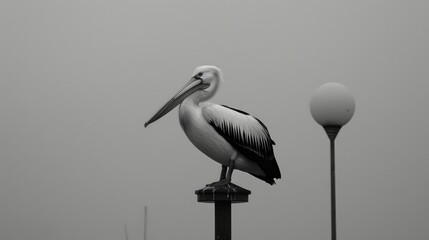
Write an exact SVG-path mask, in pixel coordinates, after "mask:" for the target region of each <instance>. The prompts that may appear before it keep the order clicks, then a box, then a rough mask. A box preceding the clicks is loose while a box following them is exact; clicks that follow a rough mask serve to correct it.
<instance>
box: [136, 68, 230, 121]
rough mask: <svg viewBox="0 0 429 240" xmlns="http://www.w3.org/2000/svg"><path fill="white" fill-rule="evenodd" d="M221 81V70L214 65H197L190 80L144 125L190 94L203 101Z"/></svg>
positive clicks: (214, 90)
mask: <svg viewBox="0 0 429 240" xmlns="http://www.w3.org/2000/svg"><path fill="white" fill-rule="evenodd" d="M221 81H222V71H221V70H220V69H219V68H218V67H216V66H199V67H197V68H196V69H195V71H194V73H193V74H192V78H191V80H190V81H189V82H188V83H186V85H185V86H184V87H183V88H182V89H181V90H180V91H179V92H178V93H177V94H176V95H174V97H173V98H171V99H170V101H168V102H167V103H166V104H165V105H164V106H163V107H161V109H159V110H158V112H156V113H155V115H153V117H152V118H151V119H149V121H147V122H146V123H145V124H144V126H145V127H146V126H147V125H149V124H151V123H152V122H155V121H156V120H158V119H160V118H162V117H163V116H164V115H165V114H167V113H168V112H170V111H171V110H173V108H175V107H176V106H177V105H179V104H180V103H181V102H182V101H183V100H184V99H185V98H187V97H188V96H190V95H192V96H191V97H192V98H193V99H194V100H195V101H196V102H201V101H205V100H207V99H209V98H211V97H213V95H214V94H215V93H216V91H217V89H218V87H219V85H220V82H221ZM194 93H195V94H194Z"/></svg>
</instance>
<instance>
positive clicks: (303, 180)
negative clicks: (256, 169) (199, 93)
mask: <svg viewBox="0 0 429 240" xmlns="http://www.w3.org/2000/svg"><path fill="white" fill-rule="evenodd" d="M428 10H429V3H428V1H392V0H391V1H388V0H385V1H377V0H360V1H331V0H328V1H318V0H317V1H316V0H314V1H159V0H158V1H146V0H140V1H132V0H123V1H101V0H73V1H47V0H40V1H12V0H10V1H8V0H6V1H2V2H1V3H0V26H1V27H0V29H1V31H0V39H1V40H0V112H1V118H0V134H1V137H0V158H1V159H0V239H5V240H26V239H31V240H58V239H61V240H83V239H103V240H117V239H124V238H125V237H124V232H123V225H124V224H127V226H128V230H129V237H130V240H135V239H142V238H143V209H144V206H145V205H147V206H148V208H149V223H148V228H149V232H148V238H149V239H150V240H156V239H158V240H164V239H212V238H213V222H214V221H213V220H214V219H213V206H212V205H211V204H203V203H197V202H196V196H195V195H194V191H195V190H196V189H199V188H201V187H203V186H204V185H205V184H206V183H210V182H212V181H215V180H217V178H218V176H219V171H220V166H219V165H218V164H217V163H215V162H214V161H212V160H210V159H208V158H207V157H206V156H205V155H203V154H202V153H200V152H199V151H198V150H197V149H196V148H195V147H194V146H193V145H192V144H191V143H190V142H189V141H188V139H187V138H186V136H185V135H184V133H183V132H182V130H181V129H180V126H179V124H178V117H177V110H175V111H173V112H172V113H170V114H168V115H167V116H165V117H164V118H163V119H161V120H159V121H158V122H156V123H155V124H153V125H151V126H149V127H148V128H147V129H145V128H144V127H143V124H144V122H145V121H147V120H148V118H149V117H151V115H152V114H153V113H154V112H155V111H156V110H157V109H158V108H159V107H160V106H161V105H162V104H164V103H165V101H166V100H168V99H169V98H170V97H171V96H172V94H174V93H175V92H176V91H177V90H178V88H179V87H181V86H182V85H183V84H184V83H186V81H188V79H189V77H190V75H191V73H192V72H193V70H194V68H195V67H196V66H198V65H203V64H213V65H217V66H219V67H220V68H221V69H223V72H224V77H225V81H224V84H223V85H222V86H221V88H220V91H219V92H218V94H217V95H216V96H215V98H214V99H212V100H211V101H212V102H216V103H221V104H227V105H229V106H232V107H236V108H239V109H242V110H245V111H247V112H249V113H251V114H252V115H254V116H257V117H258V118H260V119H261V120H262V121H263V122H264V123H265V124H266V125H267V126H268V128H269V130H270V132H271V135H272V137H273V139H274V140H275V141H276V143H277V145H276V146H275V154H276V157H277V159H278V163H279V166H280V168H281V170H282V174H283V178H282V179H281V180H279V181H278V184H277V185H275V186H269V185H268V184H266V183H264V182H262V181H260V180H258V179H256V178H254V177H252V176H250V175H248V174H246V173H242V172H239V171H237V172H235V173H234V175H233V182H234V183H236V184H238V185H240V186H242V187H245V188H247V189H250V190H251V191H252V194H251V196H250V202H249V203H246V204H239V205H234V206H233V238H234V239H297V240H298V239H303V240H304V239H305V240H307V239H316V238H322V239H329V237H330V202H329V152H328V150H329V142H328V138H327V137H326V135H325V133H324V132H323V130H322V128H321V127H319V126H318V125H317V124H316V123H315V122H314V121H313V119H312V117H311V115H310V113H309V99H310V96H311V94H312V93H313V91H314V90H315V89H316V88H317V87H319V86H320V85H321V84H323V83H325V82H330V81H337V82H341V83H343V84H345V85H346V86H348V87H349V88H350V89H351V90H352V91H353V93H354V94H355V97H356V103H357V105H356V112H355V116H354V117H353V119H352V120H351V122H350V123H349V124H348V125H346V126H345V127H344V128H343V129H342V130H341V132H340V134H339V136H338V138H337V213H338V215H337V220H338V238H340V239H349V240H360V239H377V240H402V239H414V240H426V239H429V229H428V227H427V226H428V222H429V184H428V183H429V174H428V171H429V160H428V156H429V147H428V137H429V130H428V129H429V128H428V127H427V123H428V122H429V110H428V106H427V105H428V102H429V94H428V93H427V89H428V87H429V83H428V77H427V76H429V70H428V69H429V67H428V66H429V45H428V44H427V43H428V42H429V31H428V30H429V15H428V14H427V13H428Z"/></svg>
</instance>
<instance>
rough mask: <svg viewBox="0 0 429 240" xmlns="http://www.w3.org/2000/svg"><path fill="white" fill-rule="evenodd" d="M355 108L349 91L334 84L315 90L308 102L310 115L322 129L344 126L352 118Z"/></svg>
mask: <svg viewBox="0 0 429 240" xmlns="http://www.w3.org/2000/svg"><path fill="white" fill-rule="evenodd" d="M355 106H356V104H355V99H354V97H353V94H352V93H351V91H350V90H349V89H348V88H347V87H345V86H344V85H342V84H340V83H336V82H330V83H326V84H323V85H322V86H320V87H319V88H317V89H316V91H315V92H314V93H313V96H312V97H311V101H310V111H311V115H312V116H313V118H314V120H316V122H317V123H319V124H320V125H322V126H323V127H342V126H344V125H345V124H346V123H348V122H349V121H350V119H351V118H352V116H353V113H354V112H355Z"/></svg>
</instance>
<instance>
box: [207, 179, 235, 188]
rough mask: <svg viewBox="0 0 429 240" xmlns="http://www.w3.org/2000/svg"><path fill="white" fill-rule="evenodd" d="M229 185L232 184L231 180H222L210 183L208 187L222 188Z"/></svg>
mask: <svg viewBox="0 0 429 240" xmlns="http://www.w3.org/2000/svg"><path fill="white" fill-rule="evenodd" d="M229 183H231V180H229V179H222V180H219V181H217V182H213V183H210V184H208V185H207V186H209V187H221V186H225V185H228V184H229Z"/></svg>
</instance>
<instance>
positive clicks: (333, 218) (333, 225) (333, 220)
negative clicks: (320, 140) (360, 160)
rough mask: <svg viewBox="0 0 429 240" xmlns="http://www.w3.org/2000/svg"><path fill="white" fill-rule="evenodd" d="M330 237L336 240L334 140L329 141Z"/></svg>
mask: <svg viewBox="0 0 429 240" xmlns="http://www.w3.org/2000/svg"><path fill="white" fill-rule="evenodd" d="M330 142H331V235H332V240H336V239H337V216H336V215H337V213H336V212H337V211H336V197H335V140H334V139H331V141H330Z"/></svg>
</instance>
